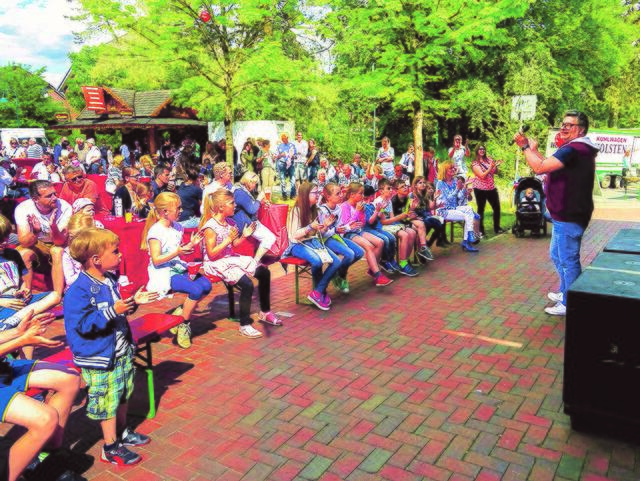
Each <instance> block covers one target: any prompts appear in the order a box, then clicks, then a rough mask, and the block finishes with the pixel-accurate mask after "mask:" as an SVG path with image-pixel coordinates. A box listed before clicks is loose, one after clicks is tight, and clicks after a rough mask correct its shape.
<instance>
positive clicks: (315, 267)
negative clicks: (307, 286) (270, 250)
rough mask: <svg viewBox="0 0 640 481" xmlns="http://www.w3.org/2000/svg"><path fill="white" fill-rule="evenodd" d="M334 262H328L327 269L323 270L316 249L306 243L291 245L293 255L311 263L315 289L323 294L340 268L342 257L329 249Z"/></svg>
mask: <svg viewBox="0 0 640 481" xmlns="http://www.w3.org/2000/svg"><path fill="white" fill-rule="evenodd" d="M327 251H328V252H329V255H330V256H331V259H333V262H332V263H331V264H327V267H326V269H325V270H324V272H322V267H323V264H322V260H321V259H320V256H319V255H318V254H316V253H315V252H314V250H313V249H312V248H311V247H310V246H308V245H306V244H305V243H294V244H292V245H291V251H290V252H291V255H292V256H293V257H298V258H299V259H304V260H305V261H307V262H308V263H309V264H311V276H312V277H313V285H314V286H315V290H316V291H318V292H319V293H321V294H326V293H327V286H328V285H329V281H330V280H331V278H332V277H333V276H334V275H335V274H336V272H338V269H339V268H340V258H339V257H338V256H337V255H335V254H334V253H333V252H331V250H329V249H327Z"/></svg>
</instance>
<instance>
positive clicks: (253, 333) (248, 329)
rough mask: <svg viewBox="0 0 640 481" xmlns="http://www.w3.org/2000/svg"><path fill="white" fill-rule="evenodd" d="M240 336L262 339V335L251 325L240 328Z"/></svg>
mask: <svg viewBox="0 0 640 481" xmlns="http://www.w3.org/2000/svg"><path fill="white" fill-rule="evenodd" d="M240 334H242V335H243V336H245V337H248V338H250V339H257V338H258V337H262V333H261V332H260V331H258V330H257V329H256V328H255V327H253V326H252V325H251V324H247V325H246V326H240Z"/></svg>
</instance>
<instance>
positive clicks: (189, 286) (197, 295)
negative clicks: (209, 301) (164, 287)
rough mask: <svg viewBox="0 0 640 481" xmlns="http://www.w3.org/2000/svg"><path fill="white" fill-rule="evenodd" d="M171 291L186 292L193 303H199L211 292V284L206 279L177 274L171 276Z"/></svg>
mask: <svg viewBox="0 0 640 481" xmlns="http://www.w3.org/2000/svg"><path fill="white" fill-rule="evenodd" d="M171 290H173V291H176V292H184V293H186V294H187V295H188V296H189V299H191V300H192V301H199V300H200V299H202V298H203V297H205V296H206V295H207V294H209V293H210V292H211V282H209V279H207V278H206V277H202V276H201V277H196V279H195V280H193V281H192V280H191V279H190V278H189V274H175V275H173V276H171Z"/></svg>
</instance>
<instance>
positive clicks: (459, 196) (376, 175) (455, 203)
mask: <svg viewBox="0 0 640 481" xmlns="http://www.w3.org/2000/svg"><path fill="white" fill-rule="evenodd" d="M314 152H315V154H314V158H315V159H316V160H317V161H318V163H319V164H320V166H321V167H322V168H320V169H319V170H318V172H317V177H316V178H315V180H314V182H313V183H311V182H306V181H305V182H303V183H302V184H301V185H300V186H299V190H298V196H297V199H296V201H295V205H294V206H293V207H292V208H291V209H290V213H289V214H290V215H289V217H288V222H287V230H288V234H289V242H290V245H289V248H288V249H287V251H286V252H285V254H284V255H285V256H287V255H290V256H294V257H297V258H300V259H303V260H304V261H306V262H308V263H309V264H310V265H311V274H312V277H313V288H312V290H311V291H310V292H309V294H308V295H307V298H308V299H309V301H310V302H311V303H313V304H314V305H315V306H316V307H318V308H319V309H321V310H325V311H327V310H329V309H330V306H331V304H332V301H331V298H330V297H329V293H328V285H329V283H330V281H332V282H333V284H334V286H335V288H336V290H338V291H340V292H342V293H349V291H350V285H349V282H348V280H347V277H348V272H349V268H350V267H351V266H352V265H353V264H354V263H355V262H356V261H357V260H359V259H361V258H362V257H365V259H366V261H367V266H368V269H367V274H368V275H369V276H370V277H371V278H372V279H373V282H374V285H375V286H377V287H381V286H388V285H389V284H391V283H392V282H393V280H392V279H391V278H389V277H387V275H385V274H384V273H383V272H382V271H384V272H385V273H386V274H393V273H396V272H398V273H400V274H403V275H406V276H410V277H413V276H416V275H417V274H418V272H417V271H416V269H415V268H414V267H413V266H412V265H411V263H410V262H409V257H410V255H411V253H412V251H413V250H414V248H415V249H416V254H417V255H418V256H419V257H421V258H422V259H424V260H425V261H427V260H433V258H434V256H433V253H432V252H431V250H430V247H431V246H433V244H434V243H437V245H438V246H445V245H446V244H447V243H448V242H447V241H446V237H445V234H444V221H445V220H450V221H457V220H464V221H465V228H464V231H465V234H464V240H463V242H462V247H463V249H464V250H465V251H468V252H477V251H478V250H477V249H476V248H475V247H474V246H473V244H474V243H476V242H477V238H478V235H477V234H474V221H475V220H477V219H476V218H477V215H475V214H474V212H473V210H472V209H471V207H470V206H468V201H469V200H470V199H471V197H470V195H471V194H470V193H471V190H470V188H468V187H467V182H466V181H465V179H464V178H455V174H456V172H457V169H456V166H455V165H453V163H452V162H450V161H448V162H444V163H442V164H441V166H440V171H441V172H440V174H441V175H440V180H439V181H438V184H437V189H435V187H434V186H433V184H431V183H429V182H427V181H426V179H425V177H422V176H419V177H416V178H415V180H414V181H413V184H412V185H411V186H410V185H409V180H410V176H411V177H412V176H413V174H414V170H415V159H414V158H413V153H414V152H413V148H412V146H411V145H410V146H409V148H408V150H407V153H406V154H405V155H404V156H403V161H402V163H401V164H400V165H394V156H395V154H394V150H393V148H392V147H390V142H389V139H388V138H386V137H385V138H384V139H383V142H382V147H381V148H380V150H379V151H378V155H377V157H376V162H375V163H371V164H366V165H364V166H361V165H360V163H359V161H360V159H359V158H358V162H357V163H355V164H354V166H353V168H352V165H351V164H342V163H341V162H340V161H338V164H337V168H336V167H334V166H333V165H331V163H330V162H329V161H328V160H327V159H325V158H322V159H320V158H319V152H318V151H314ZM268 156H269V150H268V147H267V148H266V149H264V148H263V151H262V152H260V155H259V157H258V158H262V161H263V162H264V160H265V159H266V158H267V157H268ZM65 159H66V158H65ZM122 160H123V159H122V157H121V156H116V157H115V158H114V159H113V165H112V167H111V168H110V169H109V171H108V174H109V178H108V180H107V184H108V188H107V190H110V191H111V192H113V193H114V194H115V197H116V198H120V199H121V200H122V204H123V208H124V210H125V211H131V212H133V213H135V214H137V215H139V216H140V217H145V216H146V215H147V214H148V217H147V222H146V224H145V228H144V233H143V237H142V239H143V240H142V243H141V248H142V249H148V251H149V256H150V260H149V266H148V276H149V282H148V284H147V286H146V291H144V292H143V290H142V289H141V290H139V291H138V292H137V293H136V294H135V295H133V296H131V297H129V298H127V299H122V298H121V296H120V294H119V291H118V288H117V279H116V277H115V275H114V274H113V272H114V271H115V270H116V269H117V268H118V267H119V265H120V261H121V256H120V254H119V252H118V244H119V239H118V237H117V236H116V235H115V234H113V233H112V232H111V231H108V230H104V229H98V228H96V222H95V220H94V219H93V215H94V214H95V202H94V201H93V200H92V199H86V198H78V199H77V200H75V201H74V203H73V208H71V206H70V205H69V204H67V203H66V202H64V201H61V200H59V199H57V196H56V194H55V191H54V189H53V186H52V184H51V183H50V182H48V181H36V182H33V183H32V184H31V186H30V194H31V199H30V200H29V201H27V202H24V203H22V204H21V205H20V207H19V208H18V209H17V210H16V219H18V220H19V222H17V224H18V239H19V241H20V248H19V250H20V251H21V252H20V254H21V255H22V256H21V255H20V254H19V253H18V252H17V251H15V250H13V249H10V248H8V247H7V246H6V242H5V241H6V238H7V236H8V235H9V233H10V232H11V228H12V227H11V224H10V223H9V221H8V220H7V219H5V218H4V217H1V216H0V239H2V243H3V245H2V247H3V251H2V252H1V254H0V266H1V267H2V270H1V272H0V291H1V292H0V358H2V360H1V361H0V375H2V372H3V371H6V369H5V368H3V367H2V365H3V364H7V365H8V366H9V367H8V369H9V370H10V371H12V372H13V378H14V382H13V383H12V384H11V386H9V387H10V388H11V396H13V395H14V394H15V393H18V395H17V396H14V397H9V396H6V397H5V398H6V399H8V401H6V402H5V404H4V405H3V406H2V409H3V413H4V415H5V417H4V419H6V420H7V421H10V422H15V423H16V424H22V425H24V426H25V427H26V428H27V429H28V430H31V429H33V426H32V425H30V422H29V421H27V420H22V419H20V415H19V414H18V410H20V411H23V410H24V409H31V410H34V412H38V413H41V415H42V416H43V417H46V416H47V415H48V416H50V417H51V419H52V422H49V423H48V429H47V430H45V431H38V433H37V435H36V434H34V435H33V436H31V438H29V439H30V440H31V441H33V442H32V443H31V444H30V445H29V446H26V445H25V442H24V439H25V438H27V436H29V435H30V432H31V431H28V432H27V434H26V435H25V436H24V437H23V438H21V440H19V441H18V443H16V444H15V445H14V448H12V452H11V457H10V479H16V478H17V477H18V476H19V474H20V473H21V472H22V470H23V469H24V467H25V466H26V465H27V464H28V463H29V462H30V461H31V460H32V459H33V457H34V456H35V454H37V452H38V451H39V450H40V449H41V447H42V445H43V444H44V443H45V442H46V441H47V440H49V441H50V444H53V445H55V444H56V443H55V442H54V443H51V440H52V439H54V438H55V439H56V442H58V444H59V441H58V438H60V439H61V436H60V435H61V431H62V429H63V428H64V424H65V422H66V417H67V416H68V412H69V409H70V406H71V403H72V401H73V397H74V396H75V393H76V392H77V390H78V376H76V375H74V374H73V373H72V372H68V373H67V372H66V371H64V369H63V368H60V367H59V366H56V367H55V369H56V370H60V371H61V372H64V375H61V376H53V377H51V379H53V378H55V381H51V380H49V378H47V373H48V372H50V371H51V370H52V369H54V368H53V367H52V366H50V365H47V364H45V363H42V364H38V366H36V367H34V364H33V362H31V361H28V360H27V361H7V360H6V359H5V358H4V357H3V356H4V355H5V354H6V353H8V352H10V351H12V350H15V349H16V348H22V349H23V354H24V356H25V357H26V358H27V359H29V358H30V357H32V353H33V347H31V348H30V347H29V346H47V345H51V346H53V345H57V343H56V342H54V341H49V340H47V339H45V338H44V337H42V334H43V333H44V332H45V330H46V326H47V324H48V323H49V322H50V316H48V315H43V314H40V313H42V312H45V311H47V310H48V309H50V308H51V307H53V306H55V305H56V304H58V303H59V302H60V297H61V294H62V293H63V292H64V293H65V296H66V301H65V306H64V314H65V328H66V332H67V340H68V343H69V346H70V348H71V351H72V352H73V356H74V362H75V364H76V365H77V366H78V367H80V368H81V369H82V377H83V379H84V381H85V382H86V384H87V387H88V401H87V415H88V417H89V418H91V419H95V420H98V421H100V424H101V428H102V436H103V442H104V445H103V448H102V453H101V460H102V461H104V462H108V463H113V464H117V465H133V464H136V463H138V462H139V461H140V460H141V457H140V456H139V455H138V454H136V453H135V452H133V451H131V450H130V449H129V448H131V447H135V446H140V445H143V444H146V443H148V442H149V438H148V437H147V436H144V435H142V434H139V433H136V432H135V431H133V430H132V429H130V428H128V427H127V426H126V413H127V401H128V399H129V397H130V395H131V392H132V389H133V364H132V362H133V349H134V347H133V344H132V338H131V332H130V329H129V327H128V323H127V319H126V316H127V315H128V314H130V313H132V312H133V311H134V310H135V309H136V306H137V305H138V304H142V303H146V302H151V301H153V300H155V299H157V298H159V297H161V296H163V295H165V294H167V293H168V292H169V291H170V290H173V291H176V292H182V293H186V294H187V299H186V300H185V301H184V304H183V305H182V306H181V308H179V309H178V310H177V311H176V312H175V313H176V314H177V313H178V312H180V313H181V315H182V317H183V318H184V322H183V323H181V324H179V325H178V327H177V329H176V332H174V334H176V341H177V344H178V345H179V346H180V347H182V348H188V347H190V346H191V329H190V323H189V321H190V318H191V316H192V313H193V311H194V309H195V307H196V305H197V303H198V302H199V301H200V300H201V299H203V298H204V297H205V296H207V294H209V292H210V291H211V282H210V281H209V280H208V279H207V277H206V276H201V275H196V277H195V278H193V277H191V276H189V275H188V273H187V266H186V263H185V262H184V261H182V260H181V259H180V256H182V255H189V254H192V253H193V252H194V250H195V248H196V247H197V246H198V244H200V243H202V247H203V249H202V252H203V258H204V263H203V270H204V272H205V273H206V274H207V275H210V276H217V277H219V278H221V279H223V281H224V282H225V283H226V284H227V285H232V286H234V288H236V289H237V290H239V291H240V299H239V306H240V307H239V321H240V328H239V331H240V333H241V334H242V335H243V336H246V337H249V338H257V337H261V336H262V335H263V334H262V332H261V331H259V330H258V329H256V328H255V327H254V326H253V319H252V318H251V299H252V295H253V291H254V283H253V279H257V281H258V298H259V304H260V305H259V312H258V320H259V321H261V322H263V323H266V324H270V325H273V326H281V325H282V320H281V319H280V318H279V317H278V316H277V315H276V314H275V313H273V312H272V311H271V299H270V298H271V272H270V271H269V269H268V268H267V267H266V266H264V265H263V264H262V263H261V260H262V257H263V256H264V254H265V253H267V251H268V250H269V249H270V248H271V246H272V245H273V244H274V242H275V240H276V236H275V234H274V233H273V232H271V231H270V230H269V229H267V228H266V227H265V226H263V225H262V224H261V223H260V222H259V221H258V219H257V213H258V210H259V209H260V207H261V205H266V206H267V207H268V206H269V205H270V203H269V202H267V201H266V199H265V194H264V190H260V191H257V188H258V187H259V177H258V175H257V174H256V173H254V172H251V171H248V172H246V173H245V174H244V175H243V176H242V178H241V179H240V180H239V182H238V183H237V184H236V185H234V186H232V185H231V183H230V179H231V169H229V167H227V166H226V165H225V164H224V163H217V164H215V165H214V166H213V172H214V175H215V180H214V181H213V182H212V183H211V184H210V185H209V186H208V187H207V188H206V189H205V191H204V193H203V190H202V183H201V179H200V177H201V175H200V170H199V169H191V168H188V167H187V168H186V169H185V181H184V183H183V184H182V185H181V186H180V187H179V188H178V190H177V193H172V192H161V193H159V194H158V195H157V196H156V197H155V199H153V203H152V204H151V203H150V202H149V201H150V200H151V199H152V198H153V192H152V190H151V188H150V187H149V185H148V184H144V183H140V182H139V177H140V171H139V170H137V169H136V168H132V167H125V168H123V169H122V168H120V167H121V166H122V163H123V162H122ZM144 160H145V162H144V165H143V163H142V162H140V166H139V167H140V168H142V169H144V173H145V175H148V174H149V173H150V171H151V169H152V168H154V164H153V163H152V162H151V160H150V158H149V159H144ZM312 160H313V159H312ZM354 162H355V159H354ZM69 165H73V164H71V163H70V162H69ZM264 167H266V169H265V168H263V169H262V173H263V176H264V173H265V170H268V167H269V165H268V163H267V165H265V166H264ZM316 167H317V166H316ZM163 169H164V170H166V171H168V170H169V169H167V168H164V167H163ZM65 173H67V174H69V175H72V174H73V175H75V174H81V175H82V172H81V170H80V169H79V168H75V167H68V168H67V169H66V170H65ZM329 174H330V175H329ZM271 175H273V174H271ZM314 177H315V176H314ZM67 180H68V181H70V182H72V181H74V179H67ZM363 182H364V184H363ZM266 183H269V182H266ZM229 189H230V190H229ZM528 195H529V192H528V191H527V192H526V193H525V196H528ZM200 199H202V212H201V213H202V216H200ZM532 200H533V199H532ZM29 202H30V204H29ZM183 206H184V207H185V209H184V210H183ZM538 208H539V207H538ZM72 211H73V212H74V214H73V215H72V214H71V213H72ZM436 212H437V215H436ZM198 223H199V225H198ZM196 225H197V226H198V230H197V231H196V232H195V233H194V234H193V235H192V236H191V239H190V240H189V241H188V242H186V243H184V244H183V240H182V239H183V232H184V228H185V227H196ZM476 225H477V222H476ZM429 229H431V230H433V233H432V234H431V237H430V238H429V239H428V238H427V233H428V230H429ZM475 230H476V232H477V227H476V229H475ZM247 237H254V238H255V239H256V240H257V241H258V242H259V245H258V247H257V249H256V250H255V255H254V256H253V257H251V256H246V255H238V254H237V253H235V252H234V250H233V248H234V247H238V246H239V245H240V244H241V243H242V242H244V241H245V240H246V238H247ZM416 239H418V245H417V246H416ZM396 246H397V248H396ZM396 256H397V257H398V260H396ZM51 264H52V265H53V266H54V268H53V278H54V285H56V286H58V285H59V284H61V286H62V287H61V289H60V292H58V290H57V289H56V291H55V292H52V293H43V294H37V295H31V277H32V273H33V270H34V269H36V268H38V267H44V268H47V267H49V266H50V265H51ZM58 270H59V271H60V273H61V274H62V275H61V278H62V279H63V281H64V282H62V283H60V281H57V282H56V279H57V277H58V276H57V272H58ZM65 287H66V288H65ZM7 346H9V347H7ZM29 373H31V376H30V375H29ZM29 387H41V388H46V389H48V390H50V391H52V392H54V393H56V394H54V395H53V396H52V397H50V398H49V399H58V402H49V404H40V403H36V401H34V400H32V399H30V398H27V397H26V396H24V395H23V394H19V393H22V392H24V391H25V390H26V389H27V388H29ZM4 389H8V387H6V386H5V387H0V392H2V390H4ZM60 393H61V395H59V394H60ZM56 396H58V397H57V398H56ZM1 398H2V396H0V401H1ZM36 404H37V407H36V406H35V405H36ZM14 411H15V412H14ZM39 415H40V414H39ZM11 473H12V474H13V477H11ZM69 479H72V478H69Z"/></svg>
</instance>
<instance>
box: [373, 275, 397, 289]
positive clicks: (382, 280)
mask: <svg viewBox="0 0 640 481" xmlns="http://www.w3.org/2000/svg"><path fill="white" fill-rule="evenodd" d="M392 282H393V280H392V279H389V278H388V277H387V276H385V275H384V274H383V273H382V272H381V273H380V275H379V276H378V278H377V279H376V287H384V286H388V285H389V284H391V283H392Z"/></svg>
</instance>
